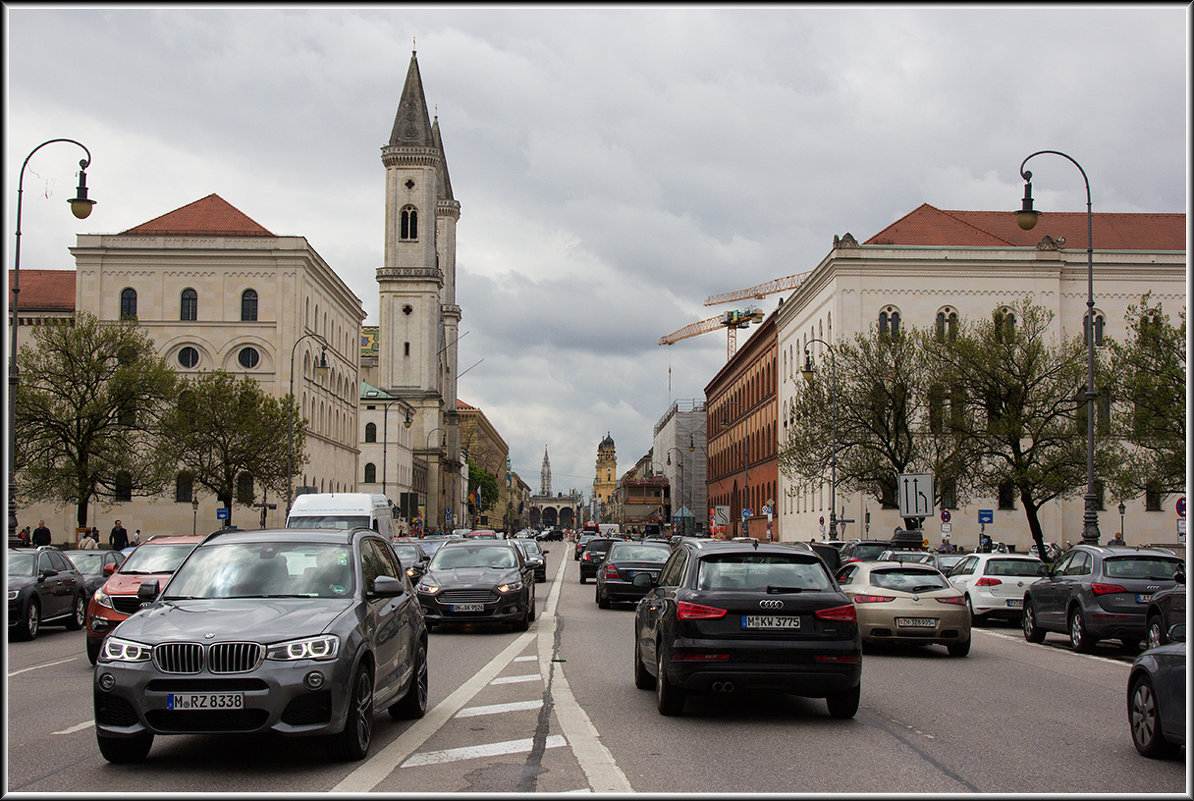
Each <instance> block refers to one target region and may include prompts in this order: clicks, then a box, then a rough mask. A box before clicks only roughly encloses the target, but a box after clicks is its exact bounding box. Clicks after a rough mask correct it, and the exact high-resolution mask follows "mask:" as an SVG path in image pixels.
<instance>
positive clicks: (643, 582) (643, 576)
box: [630, 573, 655, 587]
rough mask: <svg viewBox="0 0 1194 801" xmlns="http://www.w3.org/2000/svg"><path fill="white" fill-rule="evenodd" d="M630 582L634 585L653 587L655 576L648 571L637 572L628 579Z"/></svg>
mask: <svg viewBox="0 0 1194 801" xmlns="http://www.w3.org/2000/svg"><path fill="white" fill-rule="evenodd" d="M630 583H631V584H633V585H634V586H636V587H654V586H655V576H652V575H651V574H650V573H639V574H638V575H637V576H635V577H634V578H632V579H631V580H630Z"/></svg>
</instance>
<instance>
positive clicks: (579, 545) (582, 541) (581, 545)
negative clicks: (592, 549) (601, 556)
mask: <svg viewBox="0 0 1194 801" xmlns="http://www.w3.org/2000/svg"><path fill="white" fill-rule="evenodd" d="M599 536H601V535H599V534H581V535H580V536H579V537H577V538H576V547H575V548H574V549H573V550H574V553H573V554H572V558H573V559H575V560H576V561H578V562H579V561H580V555H581V554H582V553H584V552H585V546H586V545H588V544H589V542H590V541H591V540H594V539H596V538H597V537H599Z"/></svg>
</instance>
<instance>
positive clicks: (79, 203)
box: [8, 139, 95, 538]
mask: <svg viewBox="0 0 1194 801" xmlns="http://www.w3.org/2000/svg"><path fill="white" fill-rule="evenodd" d="M55 142H70V143H71V144H73V145H78V146H79V147H81V148H83V152H84V153H86V154H87V158H85V159H80V160H79V186H78V189H77V190H76V194H75V197H73V198H71V199H70V200H68V201H67V202H68V203H70V210H71V213H72V214H74V215H75V217H77V218H78V219H80V220H85V219H87V217H88V215H90V214H91V207H92V206H94V205H95V201H94V200H89V199H88V198H87V168H88V167H89V166H90V165H91V151H90V150H88V149H87V146H86V145H84V144H83V143H81V142H76V141H75V140H74V139H48V140H46V141H45V142H42V143H41V144H40V145H38V146H37V147H35V148H33V150H31V151H29V155H28V156H26V157H25V162H24V163H23V164H22V165H21V176H20V178H19V179H18V180H17V243H16V249H15V251H14V261H13V265H12V332H11V335H10V339H11V341H10V343H9V344H10V345H11V346H12V354H11V356H10V357H9V364H8V536H9V537H10V538H11V537H13V536H15V535H16V533H17V496H16V475H17V473H16V470H17V460H16V440H17V437H16V424H17V405H16V404H17V384H18V383H19V377H18V370H17V332H18V330H19V328H20V324H21V318H20V317H19V316H18V315H19V309H20V305H21V304H20V297H21V203H22V200H23V199H24V192H25V167H27V166H28V165H29V159H31V158H33V154H34V153H36V152H37V151H39V150H41V149H42V148H43V147H45V146H46V145H50V144H53V143H55Z"/></svg>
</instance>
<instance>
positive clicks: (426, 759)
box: [399, 734, 568, 768]
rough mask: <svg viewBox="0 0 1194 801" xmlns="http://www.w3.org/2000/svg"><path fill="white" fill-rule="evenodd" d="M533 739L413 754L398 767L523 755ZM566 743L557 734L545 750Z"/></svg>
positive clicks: (533, 742) (549, 739) (531, 744)
mask: <svg viewBox="0 0 1194 801" xmlns="http://www.w3.org/2000/svg"><path fill="white" fill-rule="evenodd" d="M534 744H535V741H534V739H533V738H530V737H528V738H527V739H525V740H507V741H506V742H503V743H486V744H484V745H466V746H463V747H461V748H447V749H444V750H443V751H424V752H422V753H419V754H414V755H413V756H411V757H410V758H409V759H407V760H406V761H405V762H403V763H402V764H401V765H399V767H402V768H415V767H418V766H419V765H442V764H444V763H445V762H458V761H460V760H463V759H477V758H478V757H494V756H505V755H507V754H525V753H526V752H528V751H530V750H531V748H532V746H534ZM565 745H568V742H567V741H566V740H565V739H564V738H563V737H561V736H560V735H558V734H553V735H551V736H550V737H548V738H547V743H546V747H547V748H560V747H562V746H565Z"/></svg>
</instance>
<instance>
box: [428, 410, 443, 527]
mask: <svg viewBox="0 0 1194 801" xmlns="http://www.w3.org/2000/svg"><path fill="white" fill-rule="evenodd" d="M436 431H438V432H440V447H441V448H446V447H447V446H448V432H447V431H444V430H443V429H442V428H440V427H439V426H436V427H435V428H433V429H431V430H430V431H428V432H427V440H426V442H425V444H426V446H427V447H426V449H425V450H426V451H427V452H428V453H430V452H431V435H432V434H434V433H435V432H436ZM427 470H428V472H430V470H431V464H430V461H429V462H428V465H427ZM442 474H443V471H442V470H441V469H440V466H439V464H438V461H437V463H436V475H437V476H442ZM435 486H436V491H437V492H438V493H439V494H440V495H442V494H443V487H441V486H440V482H439V481H438V480H437V481H436V482H435ZM437 501H438V499H437ZM439 514H440V508H439V503H438V502H437V503H436V505H435V509H434V511H432V509H431V493H430V491H429V492H428V493H427V520H428V522H432V521H435V520H437V519H438V518H439ZM443 522H444V528H445V529H446V528H447V521H443ZM424 525H426V523H425V524H424ZM436 525H439V523H436Z"/></svg>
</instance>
